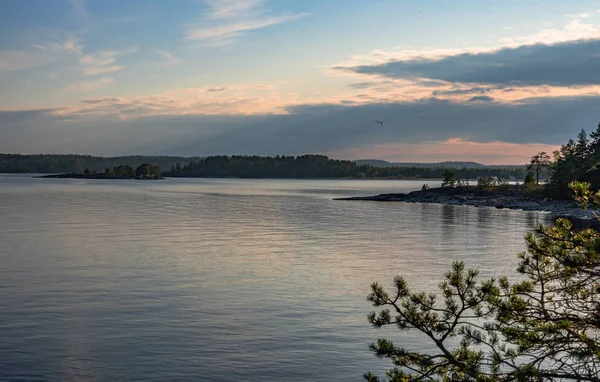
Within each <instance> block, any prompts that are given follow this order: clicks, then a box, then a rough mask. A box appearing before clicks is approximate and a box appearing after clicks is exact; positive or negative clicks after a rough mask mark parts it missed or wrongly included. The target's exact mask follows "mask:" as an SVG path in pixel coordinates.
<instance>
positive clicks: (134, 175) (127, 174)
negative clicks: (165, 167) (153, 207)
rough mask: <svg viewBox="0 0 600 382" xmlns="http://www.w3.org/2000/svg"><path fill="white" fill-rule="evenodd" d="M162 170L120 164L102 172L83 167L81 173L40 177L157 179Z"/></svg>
mask: <svg viewBox="0 0 600 382" xmlns="http://www.w3.org/2000/svg"><path fill="white" fill-rule="evenodd" d="M161 174H162V171H161V169H160V167H158V166H155V165H152V164H149V163H142V164H141V165H139V166H138V167H136V168H135V169H134V168H133V167H131V166H129V165H125V166H123V165H120V166H116V167H113V169H112V170H111V169H109V168H107V169H106V170H104V172H97V171H90V170H89V169H87V168H86V169H85V171H84V172H83V173H82V174H81V173H75V172H73V173H65V174H52V175H43V176H41V177H40V178H72V179H141V180H157V179H164V178H163V177H162V175H161Z"/></svg>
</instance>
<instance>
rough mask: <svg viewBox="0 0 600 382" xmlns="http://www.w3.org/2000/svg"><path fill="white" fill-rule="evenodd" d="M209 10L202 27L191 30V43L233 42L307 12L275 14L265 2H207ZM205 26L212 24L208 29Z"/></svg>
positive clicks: (217, 0) (191, 26) (204, 44)
mask: <svg viewBox="0 0 600 382" xmlns="http://www.w3.org/2000/svg"><path fill="white" fill-rule="evenodd" d="M205 2H206V3H207V5H208V6H209V11H208V12H207V14H206V15H205V17H204V22H203V23H202V26H200V25H190V26H188V27H187V30H186V33H185V38H186V39H187V40H199V41H202V46H204V47H215V46H223V45H227V44H230V43H232V42H233V41H235V39H236V38H238V37H240V36H242V35H244V34H245V33H247V32H250V31H253V30H257V29H262V28H266V27H269V26H272V25H276V24H281V23H285V22H289V21H294V20H297V19H298V18H300V17H302V16H305V15H306V14H304V13H295V14H279V15H275V14H272V13H271V12H269V10H268V9H266V8H265V3H266V1H264V0H247V1H244V2H242V1H237V0H206V1H205ZM205 24H209V25H208V26H205Z"/></svg>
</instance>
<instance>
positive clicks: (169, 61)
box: [157, 49, 182, 67]
mask: <svg viewBox="0 0 600 382" xmlns="http://www.w3.org/2000/svg"><path fill="white" fill-rule="evenodd" d="M157 52H158V54H160V55H161V56H162V57H163V58H164V61H163V62H162V63H160V64H159V67H167V66H178V65H181V63H182V61H181V60H179V59H177V58H175V56H173V54H172V53H169V52H167V51H165V50H160V49H157Z"/></svg>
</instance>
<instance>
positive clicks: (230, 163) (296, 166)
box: [164, 155, 526, 179]
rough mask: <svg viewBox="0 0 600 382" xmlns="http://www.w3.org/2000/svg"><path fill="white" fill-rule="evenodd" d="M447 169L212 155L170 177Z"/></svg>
mask: <svg viewBox="0 0 600 382" xmlns="http://www.w3.org/2000/svg"><path fill="white" fill-rule="evenodd" d="M443 172H444V168H442V167H440V168H423V167H393V166H390V167H378V166H371V165H367V164H362V165H359V164H357V163H356V162H354V161H349V160H338V159H331V158H329V157H327V156H325V155H299V156H279V155H278V156H272V157H270V156H258V155H253V156H246V155H233V156H211V157H206V158H202V159H200V160H198V161H191V162H190V163H188V164H187V165H185V166H178V165H175V166H173V167H172V168H171V170H170V171H167V172H166V173H165V174H164V175H165V176H168V177H200V178H203V177H235V178H430V179H435V178H440V177H442V174H443ZM525 172H526V170H525V166H522V167H518V166H515V167H510V168H493V167H482V168H463V169H460V170H456V173H457V175H458V176H461V177H463V178H471V179H475V178H476V177H479V176H489V177H492V176H495V177H501V178H509V177H515V178H520V179H522V178H523V177H524V176H525Z"/></svg>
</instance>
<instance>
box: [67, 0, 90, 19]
mask: <svg viewBox="0 0 600 382" xmlns="http://www.w3.org/2000/svg"><path fill="white" fill-rule="evenodd" d="M69 2H70V3H71V6H72V7H73V12H75V13H76V14H78V15H81V16H83V17H87V16H89V11H88V8H87V4H86V0H69Z"/></svg>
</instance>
